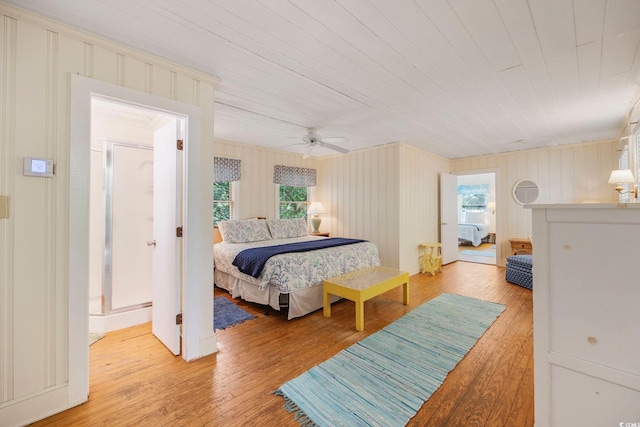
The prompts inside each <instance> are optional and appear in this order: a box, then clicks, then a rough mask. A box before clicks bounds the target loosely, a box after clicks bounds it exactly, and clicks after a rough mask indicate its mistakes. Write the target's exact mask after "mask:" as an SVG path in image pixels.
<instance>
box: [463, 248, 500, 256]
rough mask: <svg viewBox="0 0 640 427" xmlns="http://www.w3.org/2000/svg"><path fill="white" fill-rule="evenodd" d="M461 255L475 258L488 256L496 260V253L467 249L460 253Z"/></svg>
mask: <svg viewBox="0 0 640 427" xmlns="http://www.w3.org/2000/svg"><path fill="white" fill-rule="evenodd" d="M460 255H473V256H486V257H491V258H495V257H496V253H495V251H474V250H473V249H465V250H464V251H460Z"/></svg>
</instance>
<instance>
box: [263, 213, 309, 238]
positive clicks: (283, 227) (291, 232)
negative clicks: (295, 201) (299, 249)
mask: <svg viewBox="0 0 640 427" xmlns="http://www.w3.org/2000/svg"><path fill="white" fill-rule="evenodd" d="M267 224H268V225H269V231H270V232H271V237H273V238H274V239H289V238H291V237H302V236H306V235H307V234H309V233H308V231H307V221H306V220H305V219H304V218H292V219H271V218H270V219H268V220H267Z"/></svg>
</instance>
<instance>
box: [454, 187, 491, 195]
mask: <svg viewBox="0 0 640 427" xmlns="http://www.w3.org/2000/svg"><path fill="white" fill-rule="evenodd" d="M458 194H461V195H463V196H468V195H469V194H489V184H477V185H458Z"/></svg>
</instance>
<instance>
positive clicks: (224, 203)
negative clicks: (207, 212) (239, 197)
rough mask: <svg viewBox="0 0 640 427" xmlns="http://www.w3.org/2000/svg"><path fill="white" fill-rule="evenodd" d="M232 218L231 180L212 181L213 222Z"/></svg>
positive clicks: (216, 222)
mask: <svg viewBox="0 0 640 427" xmlns="http://www.w3.org/2000/svg"><path fill="white" fill-rule="evenodd" d="M230 219H233V182H230V181H227V182H214V183H213V224H214V225H216V224H218V223H219V222H220V221H228V220H230Z"/></svg>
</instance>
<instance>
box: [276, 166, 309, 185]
mask: <svg viewBox="0 0 640 427" xmlns="http://www.w3.org/2000/svg"><path fill="white" fill-rule="evenodd" d="M273 183H274V184H280V185H288V186H290V187H315V186H316V183H317V178H316V170H315V169H309V168H298V167H295V166H283V165H276V166H275V168H274V170H273Z"/></svg>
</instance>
